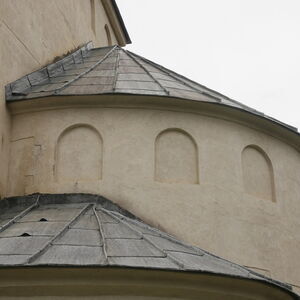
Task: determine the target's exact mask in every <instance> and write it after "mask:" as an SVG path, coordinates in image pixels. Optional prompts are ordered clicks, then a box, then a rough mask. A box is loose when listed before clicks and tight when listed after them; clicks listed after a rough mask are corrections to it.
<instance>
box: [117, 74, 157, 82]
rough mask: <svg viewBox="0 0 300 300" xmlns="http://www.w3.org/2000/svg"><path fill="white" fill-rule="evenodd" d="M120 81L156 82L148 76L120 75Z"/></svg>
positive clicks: (118, 78)
mask: <svg viewBox="0 0 300 300" xmlns="http://www.w3.org/2000/svg"><path fill="white" fill-rule="evenodd" d="M117 80H118V81H122V80H127V81H128V80H131V81H152V82H153V81H154V80H153V79H152V77H151V76H149V75H148V74H140V73H138V74H118V77H117Z"/></svg>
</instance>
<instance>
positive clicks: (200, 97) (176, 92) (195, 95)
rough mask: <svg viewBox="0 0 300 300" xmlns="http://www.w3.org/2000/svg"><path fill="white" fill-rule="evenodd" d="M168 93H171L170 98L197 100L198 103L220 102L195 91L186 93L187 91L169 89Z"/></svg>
mask: <svg viewBox="0 0 300 300" xmlns="http://www.w3.org/2000/svg"><path fill="white" fill-rule="evenodd" d="M168 91H169V93H170V96H173V97H178V98H186V99H191V100H197V101H207V102H214V103H216V102H219V101H216V99H214V98H212V97H209V96H207V95H204V94H201V93H197V92H194V91H185V90H180V89H173V88H168Z"/></svg>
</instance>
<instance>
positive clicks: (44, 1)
mask: <svg viewBox="0 0 300 300" xmlns="http://www.w3.org/2000/svg"><path fill="white" fill-rule="evenodd" d="M107 30H109V33H110V39H111V43H112V44H117V43H118V42H117V39H116V36H115V33H114V30H113V28H112V26H111V24H110V22H109V18H108V16H107V14H106V11H105V9H104V7H103V6H102V1H100V0H99V1H93V0H91V1H88V0H86V1H77V0H51V1H48V0H38V1H37V0H26V1H19V0H2V1H0V39H1V47H0V61H1V68H0V168H1V174H0V197H3V196H4V195H5V194H6V189H7V169H8V161H9V159H8V155H9V152H10V151H17V150H16V148H18V147H19V146H17V143H16V144H15V145H16V146H15V147H14V148H13V149H12V150H10V142H11V141H12V137H11V135H10V129H11V127H10V126H11V118H10V114H9V112H8V111H7V108H6V106H5V93H4V87H5V85H6V84H8V83H10V82H12V81H14V80H17V79H18V78H20V77H22V76H24V75H26V74H28V73H30V72H33V71H35V70H38V69H40V68H41V67H43V66H45V65H47V64H48V63H50V62H52V61H53V59H54V58H57V57H58V56H61V55H63V54H66V53H68V52H71V51H73V50H74V49H76V48H78V46H80V45H82V44H85V43H87V42H89V41H93V44H94V46H107V45H108V42H109V41H108V37H107ZM18 144H20V143H18ZM29 180H30V179H29Z"/></svg>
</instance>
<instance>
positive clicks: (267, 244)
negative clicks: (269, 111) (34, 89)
mask: <svg viewBox="0 0 300 300" xmlns="http://www.w3.org/2000/svg"><path fill="white" fill-rule="evenodd" d="M95 99H96V100H95V102H93V103H92V102H91V103H89V97H83V98H82V99H81V100H78V101H77V100H76V101H77V104H78V105H79V106H76V105H75V104H72V103H73V101H74V103H75V102H76V101H75V100H74V99H73V100H72V98H70V97H69V98H65V99H63V98H61V99H59V101H57V102H56V103H59V105H63V104H64V103H65V105H64V106H51V99H50V100H47V99H44V100H35V101H29V103H30V102H32V103H35V105H34V106H33V107H31V108H27V111H26V109H25V108H22V109H21V110H20V109H18V107H22V105H23V104H22V103H21V102H20V103H16V104H15V105H13V106H12V109H13V122H12V124H13V125H12V137H11V140H12V141H13V142H12V151H11V160H10V162H11V163H10V174H9V183H10V184H9V187H10V190H9V192H8V195H10V196H12V195H22V194H24V193H25V194H29V193H34V192H41V193H61V192H89V193H96V194H101V195H103V196H105V197H107V198H109V199H111V200H113V201H114V202H116V203H118V204H120V205H121V206H123V207H124V208H126V209H128V210H130V211H131V212H132V213H134V214H136V215H137V216H138V217H140V218H141V219H142V220H144V221H146V222H148V223H150V224H151V225H153V226H155V227H158V228H160V229H162V230H164V231H167V232H169V233H171V234H173V235H175V236H177V237H178V238H180V239H181V240H184V241H186V242H188V243H191V244H194V245H197V246H199V247H201V248H203V249H205V250H207V251H210V252H212V253H214V254H216V255H219V256H221V257H223V258H226V259H228V260H231V261H234V262H236V263H239V264H241V265H245V266H247V267H249V268H252V269H253V270H255V271H258V272H261V273H263V274H265V275H267V276H271V277H272V278H275V279H277V280H281V281H285V282H288V283H290V284H294V285H295V286H300V253H299V249H300V234H299V226H300V218H299V216H300V203H299V199H300V153H299V150H297V149H296V148H295V147H293V146H291V145H290V144H288V143H287V142H283V141H282V140H281V139H279V138H277V137H273V136H272V135H271V134H266V133H264V128H259V127H257V128H256V129H255V128H254V125H255V122H251V123H249V124H248V125H247V123H244V124H242V123H241V122H238V121H237V120H235V119H231V117H230V115H229V117H228V118H227V120H225V117H226V114H225V113H224V112H222V115H221V116H217V115H215V116H213V115H210V116H209V115H208V114H207V113H206V112H205V107H202V108H201V109H198V110H197V108H196V107H195V108H194V109H193V110H192V112H189V111H187V110H185V108H184V107H185V104H183V105H182V107H176V108H175V107H173V108H171V106H170V107H169V108H167V107H164V105H166V103H170V101H172V100H170V99H167V100H161V105H158V104H157V105H156V107H154V106H151V105H150V104H149V103H153V102H154V101H158V100H157V98H153V99H151V98H149V97H148V98H147V99H148V100H149V101H148V102H147V103H148V104H147V103H146V100H145V101H143V99H146V98H143V97H141V98H140V102H141V104H140V105H138V104H137V103H136V104H135V105H133V104H132V103H130V97H129V96H128V97H125V96H124V97H122V96H120V97H119V100H120V101H119V104H118V105H115V106H114V105H113V104H114V103H117V97H115V98H109V97H108V96H102V97H101V96H99V97H98V98H95ZM155 99H156V100H155ZM105 100H109V101H108V102H106V101H105ZM47 101H48V103H50V104H49V106H48V107H46V106H45V108H41V106H42V105H43V104H45V103H47ZM52 101H54V102H53V103H55V100H52ZM151 101H152V102H151ZM27 103H28V101H27ZM104 103H105V104H104ZM109 103H111V105H110V104H109ZM163 104H164V105H163ZM24 109H25V110H24ZM33 110H37V111H33ZM228 111H230V110H228ZM238 114H240V112H238ZM274 126H275V125H274ZM275 127H276V126H275ZM72 129H76V132H77V133H76V134H77V135H76V134H75V131H73V133H72V134H71V133H68V130H72ZM66 132H67V133H66ZM95 132H97V134H95ZM170 133H171V134H170ZM162 134H166V137H167V138H166V139H165V141H168V142H169V145H170V147H169V148H162V151H161V150H159V149H160V147H166V146H165V145H164V143H166V142H164V143H161V141H160V138H161V135H162ZM62 136H63V137H62ZM71 137H72V138H71ZM92 137H93V138H92ZM65 138H66V139H67V140H68V139H69V141H70V147H69V148H68V143H65V142H64V139H65ZM91 139H94V142H91ZM61 141H63V142H61ZM76 144H84V145H85V147H86V149H87V152H88V153H92V154H89V155H88V156H86V157H85V156H84V155H85V154H84V150H80V149H82V146H80V147H79V148H80V149H79V150H78V149H77V147H74V145H76ZM71 145H73V146H71ZM249 145H252V146H251V147H256V148H255V149H262V151H264V154H263V155H264V156H266V157H267V158H268V160H269V162H270V163H271V166H272V172H273V174H272V176H273V180H274V194H275V198H274V199H268V197H267V196H266V197H265V196H264V194H262V196H259V195H260V194H258V196H257V194H255V193H253V194H249V193H248V192H247V189H246V186H245V184H246V185H247V182H246V183H245V176H244V175H243V168H245V166H243V162H242V153H243V150H244V149H245V147H247V146H249ZM89 147H91V148H92V150H91V149H89ZM75 148H76V149H77V150H78V151H79V152H78V153H79V154H78V155H77V156H78V158H76V159H74V156H72V155H71V156H70V157H71V161H69V162H68V154H66V155H65V156H64V163H63V164H62V165H60V162H59V161H60V158H59V155H60V154H59V153H68V151H69V153H72V151H74V149H75ZM174 149H179V153H180V156H179V157H178V156H176V155H177V154H178V153H177V152H174ZM77 150H76V151H77ZM159 151H161V152H159ZM80 153H81V154H80ZM167 153H169V156H170V158H168V157H167V156H168V155H167ZM176 153H177V154H176ZM195 153H196V157H195ZM255 155H256V154H255ZM79 156H80V158H79ZM160 156H161V157H162V158H163V157H164V158H165V159H163V160H162V159H160V160H158V161H159V164H160V166H161V164H163V163H165V162H167V164H170V163H171V162H172V157H174V160H175V165H174V166H173V167H174V172H173V173H172V172H171V173H170V174H169V173H168V172H165V173H163V174H164V176H169V177H167V178H170V180H164V179H163V180H162V179H161V178H162V177H157V170H158V169H159V168H160V166H158V165H157V163H158V161H157V158H158V157H160ZM91 157H93V158H91ZM180 157H181V159H180ZM191 157H195V158H192V159H191ZM262 157H263V156H262ZM93 159H94V161H93ZM261 159H263V158H261ZM28 160H29V161H30V163H29V164H28ZM72 161H74V165H76V164H77V165H82V164H85V162H87V164H88V165H89V166H90V167H89V170H81V169H80V167H78V168H75V167H74V166H72V163H71V164H70V162H72ZM259 161H260V159H258V162H259ZM266 161H267V160H266ZM193 162H195V164H196V165H197V170H196V171H195V172H196V173H195V172H194V171H193V172H189V171H190V170H186V168H185V165H189V164H193ZM269 162H268V161H267V162H266V166H267V164H268V163H269ZM245 163H246V164H248V167H249V168H250V171H251V172H253V170H252V167H253V166H252V164H251V161H250V162H249V161H247V160H246V162H244V164H245ZM255 163H256V160H255V161H254V162H253V164H254V165H255ZM68 164H69V166H68ZM61 166H64V167H63V168H61ZM92 166H94V168H97V170H96V169H93V167H92ZM181 166H182V168H181ZM266 166H265V165H264V162H263V160H262V165H260V164H258V165H257V170H258V171H259V172H267V171H266V170H268V167H266ZM99 168H101V172H100V173H99V172H98V169H99ZM165 168H169V167H168V165H166V167H165ZM57 170H60V171H59V172H60V173H59V180H58V179H57V176H56V175H57V172H58V171H57ZM74 170H78V171H77V174H76V178H74V174H71V173H72V172H74ZM181 170H183V171H182V173H180V172H181ZM64 172H65V173H64ZM185 172H186V173H185ZM251 172H250V173H251ZM178 173H179V174H180V175H179V176H178ZM90 174H99V175H97V176H98V177H97V178H95V179H94V180H92V179H91V178H90ZM77 175H78V176H77ZM246 178H247V177H246ZM258 178H259V176H258ZM264 184H265V183H264ZM263 186H264V185H263ZM263 186H262V188H263Z"/></svg>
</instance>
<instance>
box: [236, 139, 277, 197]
mask: <svg viewBox="0 0 300 300" xmlns="http://www.w3.org/2000/svg"><path fill="white" fill-rule="evenodd" d="M242 168H243V181H244V189H245V191H246V192H247V193H248V194H250V195H253V196H256V197H258V198H263V199H267V200H271V201H274V202H275V201H276V199H275V185H274V173H273V167H272V163H271V160H270V159H269V157H268V156H267V154H266V153H265V152H264V151H263V150H262V149H261V148H260V147H258V146H256V145H249V146H247V147H245V148H244V150H243V152H242Z"/></svg>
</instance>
